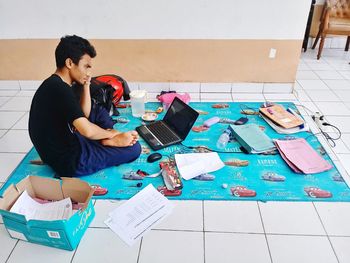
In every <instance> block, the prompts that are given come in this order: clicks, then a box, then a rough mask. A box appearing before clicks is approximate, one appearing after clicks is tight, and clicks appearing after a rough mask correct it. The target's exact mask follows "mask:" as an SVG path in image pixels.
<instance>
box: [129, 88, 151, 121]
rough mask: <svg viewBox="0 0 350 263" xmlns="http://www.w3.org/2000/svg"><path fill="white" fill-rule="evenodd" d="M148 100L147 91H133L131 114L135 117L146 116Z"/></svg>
mask: <svg viewBox="0 0 350 263" xmlns="http://www.w3.org/2000/svg"><path fill="white" fill-rule="evenodd" d="M146 99H147V91H145V90H133V91H131V92H130V101H131V114H132V116H134V117H141V116H142V115H144V114H145V103H146Z"/></svg>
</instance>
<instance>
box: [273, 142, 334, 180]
mask: <svg viewBox="0 0 350 263" xmlns="http://www.w3.org/2000/svg"><path fill="white" fill-rule="evenodd" d="M275 144H276V146H277V149H278V151H279V152H280V154H281V157H282V158H283V159H284V160H285V161H286V163H287V164H288V165H289V167H290V168H291V169H292V170H293V171H294V172H296V173H304V174H314V173H321V172H324V171H327V170H330V169H332V167H333V166H332V165H331V164H330V163H328V162H327V161H326V160H325V159H323V158H322V157H321V156H320V155H319V154H318V153H317V152H316V151H315V150H314V149H313V148H312V147H311V145H310V144H308V142H307V141H306V140H305V139H303V138H299V139H294V140H275Z"/></svg>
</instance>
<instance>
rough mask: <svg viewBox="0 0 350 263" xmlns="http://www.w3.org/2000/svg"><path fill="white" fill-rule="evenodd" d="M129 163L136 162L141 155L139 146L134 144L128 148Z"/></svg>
mask: <svg viewBox="0 0 350 263" xmlns="http://www.w3.org/2000/svg"><path fill="white" fill-rule="evenodd" d="M130 148H131V149H130V161H134V160H136V159H137V158H138V157H139V156H140V154H141V145H140V143H139V142H136V143H135V144H134V145H133V146H130Z"/></svg>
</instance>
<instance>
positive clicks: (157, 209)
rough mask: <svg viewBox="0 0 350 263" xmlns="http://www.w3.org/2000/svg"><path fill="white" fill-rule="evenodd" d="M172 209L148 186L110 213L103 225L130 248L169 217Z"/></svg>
mask: <svg viewBox="0 0 350 263" xmlns="http://www.w3.org/2000/svg"><path fill="white" fill-rule="evenodd" d="M172 209H173V204H172V203H170V201H169V200H168V199H167V198H165V197H164V196H163V195H162V194H161V193H159V192H158V191H157V190H156V189H155V188H154V187H153V185H152V184H149V185H148V186H146V187H145V188H144V189H143V190H141V191H140V192H139V193H138V194H136V195H134V196H133V197H132V198H130V199H129V200H128V201H126V202H125V203H123V204H122V205H120V206H119V207H117V208H116V209H114V210H113V211H112V212H110V213H109V216H110V217H109V218H108V219H107V220H106V221H105V224H106V225H107V226H108V227H109V228H110V229H111V230H112V231H113V232H115V233H116V234H117V235H118V236H119V237H120V238H121V239H122V240H123V241H124V242H125V243H126V244H128V245H129V246H131V245H133V244H134V243H135V242H136V241H137V240H138V239H140V238H141V237H142V236H143V235H144V234H146V233H147V232H148V231H149V230H151V228H152V227H153V226H154V225H155V224H157V223H159V222H160V221H161V220H163V219H164V218H165V217H166V216H167V215H169V214H170V213H171V211H172Z"/></svg>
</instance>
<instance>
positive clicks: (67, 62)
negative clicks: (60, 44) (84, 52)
mask: <svg viewBox="0 0 350 263" xmlns="http://www.w3.org/2000/svg"><path fill="white" fill-rule="evenodd" d="M65 65H66V67H67V68H69V69H71V68H72V66H73V60H72V59H70V58H66V61H65Z"/></svg>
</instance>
